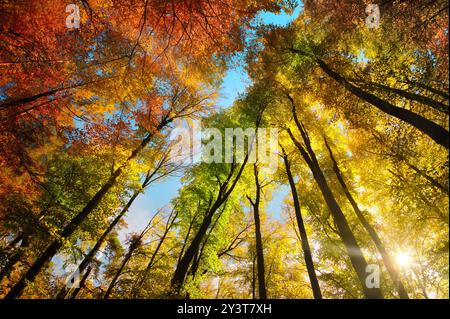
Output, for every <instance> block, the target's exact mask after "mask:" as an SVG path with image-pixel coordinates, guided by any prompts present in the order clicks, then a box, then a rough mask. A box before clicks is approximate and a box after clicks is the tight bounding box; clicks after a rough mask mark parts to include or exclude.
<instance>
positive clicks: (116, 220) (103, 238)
mask: <svg viewBox="0 0 450 319" xmlns="http://www.w3.org/2000/svg"><path fill="white" fill-rule="evenodd" d="M138 195H139V192H135V193H134V194H133V196H132V197H131V198H130V199H129V200H128V202H127V204H126V205H125V206H124V207H123V209H122V211H121V212H120V213H119V215H117V216H116V218H114V220H113V221H112V222H111V224H110V225H109V226H108V228H107V229H106V230H105V231H104V232H103V234H102V235H101V236H100V238H99V239H98V240H97V242H96V243H95V246H94V247H93V248H92V249H91V250H90V251H89V253H88V254H87V255H86V256H85V257H84V259H83V261H82V262H81V263H80V265H79V266H78V271H79V272H80V274H81V273H83V272H84V270H85V269H86V268H87V266H88V265H89V264H91V263H92V261H93V260H94V257H95V255H96V254H97V252H98V251H99V250H100V248H101V247H102V245H103V243H104V242H105V241H106V239H107V238H108V235H109V234H110V233H111V232H112V230H113V229H114V228H115V227H116V226H117V224H118V223H119V222H120V220H121V219H122V217H123V216H124V215H125V214H126V213H127V212H128V210H129V209H130V207H131V205H132V204H133V202H134V201H135V200H136V198H137V197H138ZM83 279H84V275H83ZM82 281H83V280H81V281H80V287H79V288H77V289H82V288H83V285H82V283H81V282H82ZM67 292H68V290H67V289H66V287H63V288H62V289H61V291H60V292H59V293H58V295H57V296H56V299H64V298H65V297H66V295H67ZM77 294H78V293H74V294H72V298H75V297H76V295H77Z"/></svg>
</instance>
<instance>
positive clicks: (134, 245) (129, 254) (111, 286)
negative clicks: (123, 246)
mask: <svg viewBox="0 0 450 319" xmlns="http://www.w3.org/2000/svg"><path fill="white" fill-rule="evenodd" d="M139 242H140V238H139V240H135V241H132V242H131V244H130V248H129V249H128V252H127V254H126V255H125V258H124V259H123V260H122V263H121V264H120V267H119V269H118V270H117V272H116V274H115V275H114V278H113V279H112V280H111V283H110V284H109V286H108V289H107V290H106V292H105V295H104V296H103V299H108V298H109V296H110V295H111V293H112V291H113V289H114V286H115V285H116V283H117V280H118V279H119V277H120V275H122V271H123V269H124V268H125V266H126V265H127V264H128V262H129V261H130V259H131V257H133V253H134V251H135V250H136V249H137V248H138V247H139Z"/></svg>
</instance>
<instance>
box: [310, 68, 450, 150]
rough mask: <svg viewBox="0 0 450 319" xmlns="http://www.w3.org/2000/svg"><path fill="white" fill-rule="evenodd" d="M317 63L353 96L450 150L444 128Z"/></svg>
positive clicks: (446, 132) (447, 135)
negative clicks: (369, 91)
mask: <svg viewBox="0 0 450 319" xmlns="http://www.w3.org/2000/svg"><path fill="white" fill-rule="evenodd" d="M316 62H317V63H318V64H319V66H320V68H321V69H322V70H323V71H324V72H325V73H326V74H327V75H328V76H330V77H331V78H332V79H334V80H335V81H336V82H338V83H340V84H341V85H342V86H343V87H345V88H346V89H347V90H348V91H349V92H351V93H352V94H353V95H355V96H357V97H359V98H360V99H362V100H364V101H366V102H368V103H370V104H372V105H373V106H375V107H376V108H378V109H379V110H381V111H383V112H384V113H386V114H389V115H392V116H394V117H396V118H398V119H400V120H402V121H404V122H406V123H408V124H410V125H412V126H414V127H415V128H416V129H418V130H419V131H421V132H422V133H424V134H425V135H428V136H429V137H431V138H432V139H433V140H434V141H435V142H436V143H438V144H439V145H442V146H444V147H445V148H447V149H448V148H449V132H448V131H447V130H446V129H445V128H443V127H442V126H440V125H438V124H436V123H434V122H432V121H430V120H428V119H426V118H424V117H422V116H421V115H418V114H416V113H414V112H412V111H410V110H407V109H403V108H400V107H397V106H395V105H393V104H391V103H389V102H387V101H385V100H382V99H380V98H379V97H377V96H375V95H373V94H371V93H368V92H365V91H364V90H362V89H360V88H359V87H357V86H355V85H353V84H352V83H350V82H349V81H347V80H346V79H345V78H344V77H343V76H341V75H340V74H338V73H337V72H335V71H333V70H332V69H331V68H330V67H329V66H328V65H327V64H326V63H325V62H324V61H322V60H321V59H316Z"/></svg>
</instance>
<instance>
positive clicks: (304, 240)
mask: <svg viewBox="0 0 450 319" xmlns="http://www.w3.org/2000/svg"><path fill="white" fill-rule="evenodd" d="M282 151H283V160H284V166H285V168H286V174H287V176H288V180H289V186H290V187H291V194H292V200H293V202H294V210H295V217H296V219H297V225H298V230H299V233H300V239H301V244H302V250H303V256H304V258H305V264H306V269H307V270H308V276H309V281H310V282H311V288H312V291H313V295H314V298H315V299H322V292H321V290H320V286H319V281H318V280H317V276H316V271H315V269H314V263H313V259H312V256H311V249H310V246H309V241H308V235H307V233H306V229H305V225H304V223H303V217H302V211H301V206H300V200H299V197H298V193H297V187H296V186H295V182H294V178H293V176H292V171H291V164H290V162H289V158H288V155H287V154H286V152H285V150H284V149H283V148H282Z"/></svg>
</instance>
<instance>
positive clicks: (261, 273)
mask: <svg viewBox="0 0 450 319" xmlns="http://www.w3.org/2000/svg"><path fill="white" fill-rule="evenodd" d="M253 173H254V176H255V186H256V197H255V201H253V200H252V199H251V198H250V197H249V196H247V198H248V200H249V202H250V204H251V205H252V207H253V218H254V220H255V241H256V266H257V274H258V296H259V299H267V291H266V276H265V268H264V248H263V243H262V235H261V219H260V214H259V206H260V202H261V184H260V182H259V176H258V174H259V173H258V167H257V164H256V163H255V164H254V165H253Z"/></svg>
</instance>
